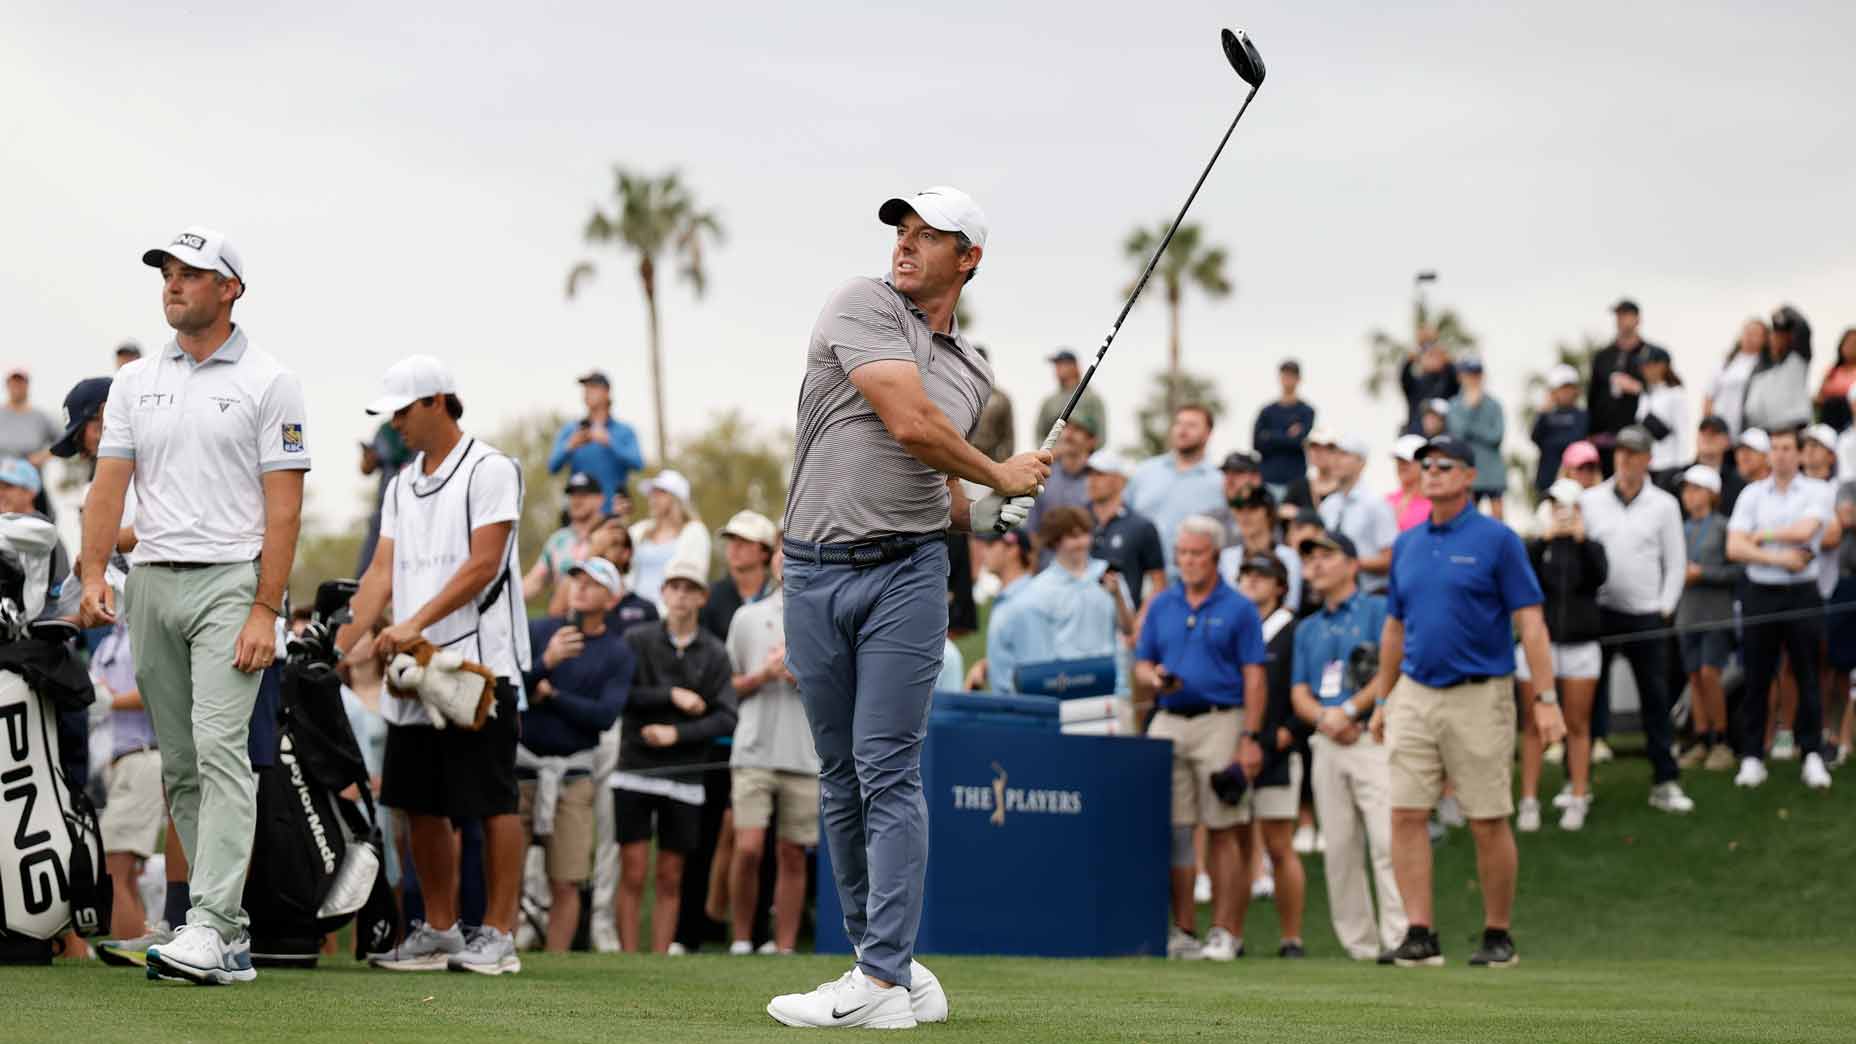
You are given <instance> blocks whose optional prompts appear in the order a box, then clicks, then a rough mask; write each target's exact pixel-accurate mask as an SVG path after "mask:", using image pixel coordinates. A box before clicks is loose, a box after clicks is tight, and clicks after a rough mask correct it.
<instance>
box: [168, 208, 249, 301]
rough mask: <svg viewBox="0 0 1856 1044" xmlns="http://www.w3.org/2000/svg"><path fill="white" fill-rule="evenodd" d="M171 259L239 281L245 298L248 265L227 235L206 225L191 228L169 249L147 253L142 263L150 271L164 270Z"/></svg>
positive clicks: (174, 241) (173, 241)
mask: <svg viewBox="0 0 1856 1044" xmlns="http://www.w3.org/2000/svg"><path fill="white" fill-rule="evenodd" d="M170 257H171V258H173V259H174V260H176V261H179V262H180V263H181V264H183V265H189V266H191V267H193V268H204V269H206V270H207V271H209V272H218V273H219V274H220V275H222V276H230V277H231V278H233V279H236V280H238V281H239V286H240V290H239V296H241V297H243V296H244V293H245V291H244V287H245V286H246V283H245V262H244V261H243V260H242V259H240V258H239V256H238V251H237V250H234V249H233V248H232V244H230V243H228V242H226V236H225V233H223V232H220V231H218V230H217V229H211V228H207V227H206V226H205V225H188V226H187V227H186V228H183V229H181V230H180V233H179V234H178V235H176V236H175V237H174V238H173V239H172V240H170V241H169V242H168V245H167V246H164V247H155V248H154V249H152V250H144V251H143V252H142V263H143V264H145V265H147V266H148V267H150V268H160V267H161V262H162V261H163V260H164V259H166V258H170Z"/></svg>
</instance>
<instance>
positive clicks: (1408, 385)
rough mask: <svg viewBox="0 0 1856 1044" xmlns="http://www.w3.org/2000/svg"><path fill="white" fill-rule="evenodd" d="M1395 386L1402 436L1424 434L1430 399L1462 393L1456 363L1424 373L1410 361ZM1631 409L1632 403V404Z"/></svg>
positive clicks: (1399, 375)
mask: <svg viewBox="0 0 1856 1044" xmlns="http://www.w3.org/2000/svg"><path fill="white" fill-rule="evenodd" d="M1398 385H1399V387H1400V388H1402V389H1403V390H1404V392H1405V431H1404V434H1406V435H1422V434H1424V430H1423V424H1422V421H1423V419H1424V404H1425V403H1427V402H1429V401H1431V400H1432V399H1445V400H1449V399H1454V398H1456V393H1457V392H1459V391H1461V390H1462V385H1460V384H1459V383H1458V382H1457V379H1456V364H1455V363H1449V362H1447V363H1444V365H1443V368H1442V369H1440V370H1434V371H1432V372H1430V373H1426V372H1424V371H1423V370H1420V369H1419V368H1418V367H1417V366H1416V365H1415V364H1414V363H1413V362H1412V360H1410V359H1406V360H1405V365H1404V366H1403V367H1402V368H1401V369H1400V370H1399V371H1398ZM1632 408H1633V409H1634V408H1635V404H1634V403H1633V404H1632Z"/></svg>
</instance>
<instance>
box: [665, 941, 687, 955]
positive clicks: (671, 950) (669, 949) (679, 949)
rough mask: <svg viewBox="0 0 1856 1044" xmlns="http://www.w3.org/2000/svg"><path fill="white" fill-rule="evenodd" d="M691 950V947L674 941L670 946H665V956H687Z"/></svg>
mask: <svg viewBox="0 0 1856 1044" xmlns="http://www.w3.org/2000/svg"><path fill="white" fill-rule="evenodd" d="M689 952H690V948H689V947H687V946H685V945H683V944H682V943H680V942H673V943H671V944H670V945H669V946H666V947H664V956H666V957H687V956H689Z"/></svg>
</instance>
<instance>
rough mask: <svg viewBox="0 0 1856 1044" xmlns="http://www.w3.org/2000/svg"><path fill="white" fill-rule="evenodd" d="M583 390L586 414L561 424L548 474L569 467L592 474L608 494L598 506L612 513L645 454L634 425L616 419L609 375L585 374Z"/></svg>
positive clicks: (582, 380) (549, 460)
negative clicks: (618, 498)
mask: <svg viewBox="0 0 1856 1044" xmlns="http://www.w3.org/2000/svg"><path fill="white" fill-rule="evenodd" d="M580 389H581V391H582V393H583V394H584V395H585V396H586V416H584V417H582V418H580V419H579V420H577V421H568V422H567V423H566V424H564V425H562V426H561V431H560V434H558V435H556V436H555V437H554V449H553V450H552V451H550V452H549V453H548V474H550V475H552V474H555V473H556V472H559V471H560V470H561V469H562V468H566V469H567V470H568V471H570V472H585V473H586V474H588V475H591V476H593V478H594V479H595V480H597V481H598V482H599V488H600V489H601V490H604V491H605V494H606V500H605V503H603V504H601V505H600V508H599V509H600V510H601V511H602V512H605V513H606V514H611V513H612V503H613V498H615V497H622V496H624V495H625V484H626V482H627V481H628V480H629V479H630V478H631V474H632V472H634V471H637V470H638V469H639V468H642V467H644V454H643V453H642V452H640V451H639V449H638V433H637V432H635V431H633V430H632V426H631V425H629V424H626V423H625V422H624V421H620V420H614V419H613V416H612V382H611V381H609V380H607V379H606V375H605V374H603V373H601V372H600V371H598V370H594V371H592V372H591V373H587V374H584V375H582V376H581V377H580Z"/></svg>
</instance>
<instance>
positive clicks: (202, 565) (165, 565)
mask: <svg viewBox="0 0 1856 1044" xmlns="http://www.w3.org/2000/svg"><path fill="white" fill-rule="evenodd" d="M237 564H238V563H237V562H137V563H135V566H137V567H139V566H151V567H153V568H155V569H178V570H180V571H182V572H190V571H192V570H195V569H211V568H213V567H214V566H222V565H237Z"/></svg>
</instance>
